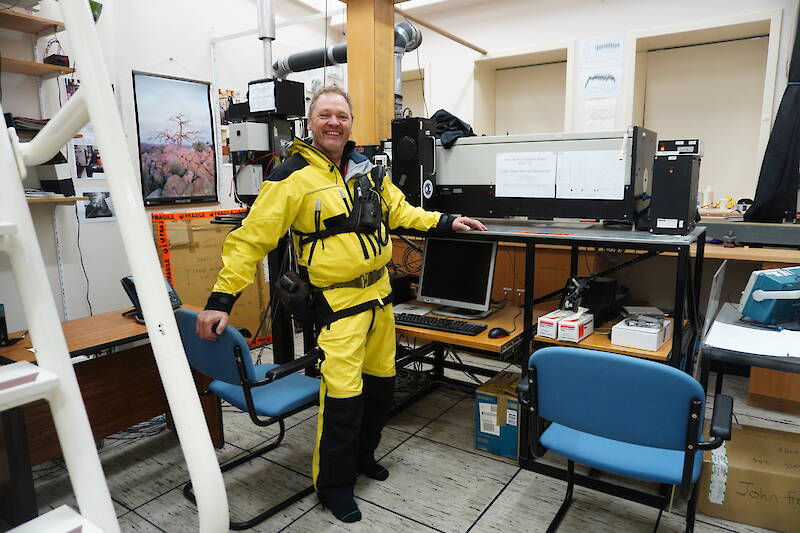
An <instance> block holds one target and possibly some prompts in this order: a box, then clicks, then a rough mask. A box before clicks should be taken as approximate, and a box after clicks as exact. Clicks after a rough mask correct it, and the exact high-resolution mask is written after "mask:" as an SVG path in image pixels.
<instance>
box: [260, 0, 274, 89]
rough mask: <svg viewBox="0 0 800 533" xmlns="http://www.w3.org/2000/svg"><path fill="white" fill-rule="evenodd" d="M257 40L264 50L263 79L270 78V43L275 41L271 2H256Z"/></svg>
mask: <svg viewBox="0 0 800 533" xmlns="http://www.w3.org/2000/svg"><path fill="white" fill-rule="evenodd" d="M257 9H258V38H259V39H260V40H261V45H262V47H263V49H264V77H265V78H272V75H273V74H272V41H274V40H275V13H274V12H273V11H272V0H258V5H257Z"/></svg>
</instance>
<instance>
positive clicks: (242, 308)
mask: <svg viewBox="0 0 800 533" xmlns="http://www.w3.org/2000/svg"><path fill="white" fill-rule="evenodd" d="M241 211H243V210H241V209H235V210H224V211H222V210H220V211H191V212H183V213H153V214H152V219H153V231H154V232H155V239H156V245H157V246H158V252H159V258H160V260H161V267H162V269H163V271H164V276H165V277H166V278H167V279H168V280H169V281H170V283H172V286H173V287H175V292H177V293H178V296H179V297H180V299H181V301H182V302H183V303H184V304H189V305H195V306H198V307H201V308H202V307H205V305H206V301H207V300H208V295H209V294H211V288H212V287H213V286H214V282H215V281H216V279H217V274H218V273H219V271H220V269H221V268H222V256H221V254H222V243H223V241H224V240H225V237H226V236H227V235H228V233H229V232H230V231H231V230H232V229H233V226H229V225H226V224H212V223H211V221H212V220H213V218H214V217H215V216H217V215H223V214H231V213H236V212H241ZM268 303H269V284H268V283H267V282H266V280H265V276H264V268H263V266H262V264H261V263H259V265H258V268H257V270H256V275H255V280H254V283H253V284H252V285H250V286H249V287H247V288H246V289H245V290H244V292H242V295H241V296H240V297H239V299H238V300H237V301H236V304H235V305H234V306H233V312H232V313H231V324H233V325H234V326H236V327H237V328H247V329H248V330H249V331H250V333H252V334H253V335H256V331H258V330H259V321H260V319H261V317H262V315H263V313H264V310H265V309H266V307H267V304H268ZM271 328H272V324H271V323H270V321H269V316H267V317H266V319H265V323H264V324H263V325H262V327H261V330H260V331H259V333H258V335H257V337H258V338H252V339H248V343H249V344H250V346H259V345H261V344H264V343H265V342H269V341H270V340H271V335H270V333H271V331H272V329H271Z"/></svg>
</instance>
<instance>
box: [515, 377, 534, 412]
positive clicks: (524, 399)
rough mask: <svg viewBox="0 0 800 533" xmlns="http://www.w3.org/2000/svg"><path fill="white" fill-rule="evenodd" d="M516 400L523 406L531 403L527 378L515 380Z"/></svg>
mask: <svg viewBox="0 0 800 533" xmlns="http://www.w3.org/2000/svg"><path fill="white" fill-rule="evenodd" d="M517 400H519V403H520V404H521V405H524V406H525V407H528V406H530V404H531V389H530V385H529V384H528V380H527V379H521V380H519V381H518V382H517Z"/></svg>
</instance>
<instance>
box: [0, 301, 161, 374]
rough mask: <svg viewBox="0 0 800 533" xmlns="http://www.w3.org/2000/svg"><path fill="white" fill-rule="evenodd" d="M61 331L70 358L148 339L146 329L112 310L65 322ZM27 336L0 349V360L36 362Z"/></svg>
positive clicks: (11, 334) (17, 335)
mask: <svg viewBox="0 0 800 533" xmlns="http://www.w3.org/2000/svg"><path fill="white" fill-rule="evenodd" d="M61 328H62V329H63V330H64V339H65V340H66V341H67V350H69V353H70V355H71V356H73V357H77V356H79V355H87V354H92V353H98V352H100V351H102V350H105V349H107V348H112V347H115V346H120V345H123V344H127V343H131V342H134V341H138V340H144V339H146V338H147V328H146V327H144V326H143V325H142V324H137V323H136V321H135V320H133V319H132V318H127V317H124V316H122V311H111V312H109V313H101V314H98V315H94V316H87V317H84V318H78V319H76V320H68V321H67V322H62V323H61ZM22 333H24V332H23V331H17V332H14V333H10V334H9V335H8V336H9V338H11V339H13V338H17V337H19V336H20V335H22ZM32 346H33V345H32V344H31V339H30V337H26V338H25V339H23V340H22V341H20V342H18V343H16V344H14V345H13V346H8V347H5V348H0V357H5V358H6V359H9V360H11V361H29V362H34V361H36V355H35V354H34V353H33V352H32V351H31V348H32Z"/></svg>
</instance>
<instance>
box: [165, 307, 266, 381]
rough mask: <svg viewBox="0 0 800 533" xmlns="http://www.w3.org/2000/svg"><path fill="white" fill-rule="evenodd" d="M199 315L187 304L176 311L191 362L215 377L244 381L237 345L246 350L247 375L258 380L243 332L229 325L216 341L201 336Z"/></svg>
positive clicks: (223, 379) (250, 378) (179, 328)
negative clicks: (197, 323) (186, 307)
mask: <svg viewBox="0 0 800 533" xmlns="http://www.w3.org/2000/svg"><path fill="white" fill-rule="evenodd" d="M197 315H198V313H197V312H196V311H191V310H189V309H184V308H181V309H178V310H176V311H175V319H176V320H177V321H178V330H179V331H180V334H181V341H183V349H184V350H185V351H186V358H187V359H188V360H189V366H191V367H192V368H193V369H194V370H196V371H198V372H200V373H201V374H204V375H206V376H208V377H210V378H211V379H219V380H221V381H225V382H227V383H231V384H234V385H238V384H240V383H241V382H242V379H241V377H240V376H239V368H238V366H237V365H236V358H235V357H234V348H236V347H237V346H238V347H239V348H240V349H241V350H242V359H243V360H244V369H245V375H246V377H247V379H248V380H250V381H255V380H256V373H255V368H254V367H253V360H252V358H251V357H250V348H249V347H248V346H247V341H245V339H244V337H242V334H241V333H239V332H238V331H237V330H236V328H234V327H232V326H230V325H228V327H226V328H225V331H223V332H222V335H220V336H219V339H217V340H216V341H207V340H204V339H201V338H200V337H199V336H198V335H197V333H196V332H195V323H196V322H197Z"/></svg>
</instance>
